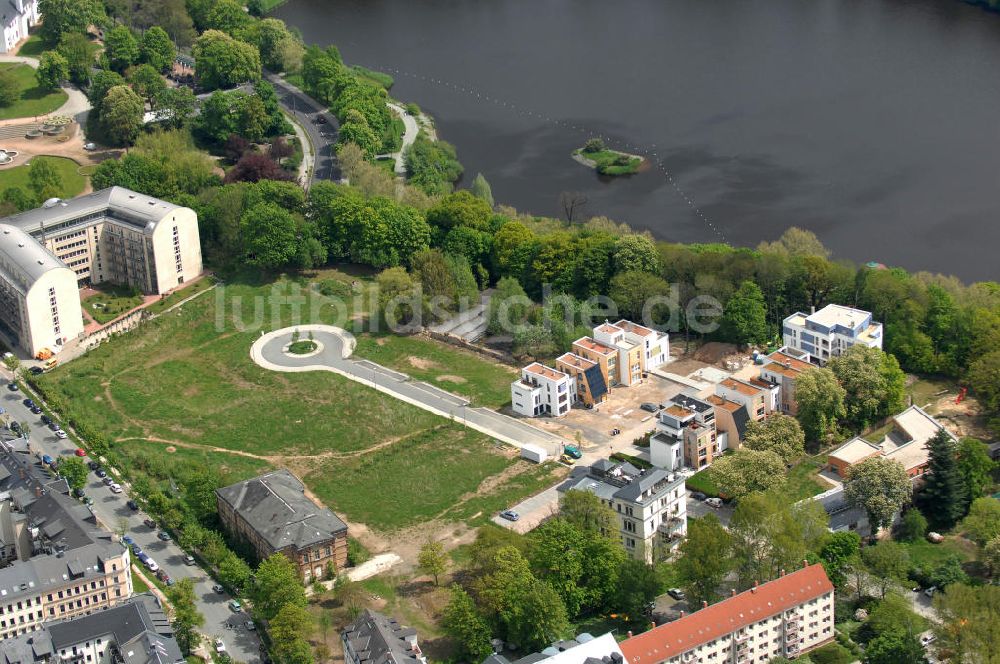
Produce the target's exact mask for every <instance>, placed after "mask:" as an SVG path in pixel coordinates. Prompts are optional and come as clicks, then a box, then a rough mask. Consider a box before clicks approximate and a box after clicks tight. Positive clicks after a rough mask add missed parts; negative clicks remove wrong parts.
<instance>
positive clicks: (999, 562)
mask: <svg viewBox="0 0 1000 664" xmlns="http://www.w3.org/2000/svg"><path fill="white" fill-rule="evenodd" d="M983 563H984V564H985V565H986V569H987V571H988V572H989V573H990V577H992V578H993V580H994V581H996V580H1000V535H997V536H996V537H994V538H993V539H991V540H990V541H989V542H987V543H986V546H984V547H983Z"/></svg>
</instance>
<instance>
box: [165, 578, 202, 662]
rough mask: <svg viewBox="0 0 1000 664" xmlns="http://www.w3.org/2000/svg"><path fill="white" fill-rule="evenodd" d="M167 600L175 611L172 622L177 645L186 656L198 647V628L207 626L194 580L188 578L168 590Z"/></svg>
mask: <svg viewBox="0 0 1000 664" xmlns="http://www.w3.org/2000/svg"><path fill="white" fill-rule="evenodd" d="M167 599H168V600H170V606H171V607H172V609H173V612H172V615H173V618H172V620H171V621H170V624H171V626H172V627H173V628H174V637H175V638H176V639H177V645H179V646H180V647H181V651H182V652H183V653H184V654H190V653H191V651H192V650H193V649H194V648H195V647H196V646H197V645H198V641H199V639H200V636H199V634H198V628H199V627H201V626H202V625H204V624H205V616H203V615H202V614H201V612H200V611H198V606H197V604H196V602H195V592H194V579H193V578H191V577H187V578H185V579H181V580H179V581H178V582H177V583H175V584H174V585H172V586H170V587H168V588H167Z"/></svg>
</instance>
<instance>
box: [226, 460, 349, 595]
mask: <svg viewBox="0 0 1000 664" xmlns="http://www.w3.org/2000/svg"><path fill="white" fill-rule="evenodd" d="M215 497H216V506H217V508H218V510H219V518H220V519H221V521H222V525H223V526H224V527H225V528H226V529H227V530H228V531H229V532H230V533H233V534H234V535H235V536H237V537H240V538H242V539H244V540H245V541H247V542H248V543H249V544H250V545H251V546H252V547H253V548H254V551H255V552H256V553H257V557H258V558H259V559H261V560H263V559H264V558H268V557H269V556H271V555H272V554H274V553H283V554H285V555H286V556H288V558H289V559H290V560H291V561H292V562H293V563H295V564H296V565H297V566H298V568H299V574H300V576H301V578H302V581H303V582H304V583H309V582H311V581H313V580H315V579H322V578H323V576H324V575H325V574H326V569H327V567H328V566H332V567H333V570H334V571H335V572H339V571H340V570H342V569H344V568H345V567H346V566H347V524H345V523H344V522H343V521H342V520H341V519H340V517H338V516H337V515H336V514H334V513H333V512H331V511H330V510H328V509H326V508H325V507H320V506H319V505H317V504H316V503H314V502H313V501H312V500H310V499H309V498H308V497H307V496H306V494H305V485H303V484H302V482H301V481H300V480H299V478H297V477H296V476H295V475H293V474H292V473H290V472H289V471H288V470H285V469H281V470H276V471H274V472H271V473H267V474H266V475H261V476H260V477H255V478H253V479H249V480H245V481H243V482H237V483H236V484H233V485H230V486H227V487H224V488H222V489H216V490H215Z"/></svg>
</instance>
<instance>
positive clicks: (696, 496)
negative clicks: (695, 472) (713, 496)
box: [688, 491, 708, 500]
mask: <svg viewBox="0 0 1000 664" xmlns="http://www.w3.org/2000/svg"><path fill="white" fill-rule="evenodd" d="M688 495H690V496H691V497H692V498H694V499H695V500H705V499H706V498H708V496H706V495H705V494H703V493H702V492H701V491H692V492H691V493H690V494H688Z"/></svg>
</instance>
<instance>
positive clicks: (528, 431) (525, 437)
mask: <svg viewBox="0 0 1000 664" xmlns="http://www.w3.org/2000/svg"><path fill="white" fill-rule="evenodd" d="M294 330H298V331H299V334H300V335H302V336H303V337H305V336H306V335H307V333H309V332H312V335H313V339H315V340H316V341H318V342H319V343H320V344H322V346H323V348H322V350H320V352H318V353H316V354H315V355H310V356H297V355H291V354H289V353H286V352H285V351H284V348H285V346H287V345H288V344H289V343H291V341H292V332H293V331H294ZM353 351H354V337H353V336H352V335H351V334H350V333H348V332H346V331H344V330H341V329H340V328H337V327H333V326H330V325H299V326H296V327H286V328H284V329H282V330H277V331H275V332H270V333H268V334H265V335H263V336H261V337H260V338H259V339H257V340H256V341H255V342H254V344H253V346H252V347H251V348H250V357H251V358H252V359H253V361H254V362H256V363H257V364H259V365H260V366H262V367H264V368H265V369H271V370H272V371H285V372H300V371H331V372H333V373H336V374H340V375H341V376H344V377H345V378H349V379H350V380H353V381H355V382H357V383H361V384H362V385H367V386H368V387H371V388H373V389H375V390H378V391H379V392H383V393H385V394H388V395H390V396H392V397H395V398H396V399H399V400H400V401H405V402H406V403H408V404H410V405H413V406H416V407H418V408H422V409H424V410H427V411H430V412H432V413H434V414H436V415H440V416H442V417H447V418H451V419H454V420H455V421H456V422H461V423H462V424H464V425H465V426H467V427H469V428H471V429H475V430H476V431H479V432H481V433H485V434H487V435H489V436H492V437H494V438H496V439H497V440H501V441H503V442H505V443H508V444H510V445H514V446H515V447H521V446H522V445H525V444H526V443H531V444H533V445H538V446H539V447H542V448H543V449H546V450H548V451H549V454H551V455H554V456H555V455H558V454H560V453H561V452H562V440H561V439H560V438H559V437H558V436H555V435H553V434H550V433H548V432H547V431H542V430H541V429H538V428H536V427H533V426H531V425H529V424H525V423H524V422H521V421H519V420H516V419H514V418H512V417H508V416H507V415H502V414H500V413H498V412H496V411H494V410H490V409H489V408H477V407H474V406H472V405H471V404H470V402H469V400H468V399H466V398H465V397H460V396H458V395H455V394H452V393H451V392H446V391H445V390H442V389H440V388H438V387H435V386H434V385H431V384H429V383H424V382H420V381H414V380H413V379H412V378H410V376H408V375H407V374H404V373H400V372H398V371H393V370H392V369H387V368H386V367H383V366H382V365H380V364H376V363H375V362H370V361H368V360H352V359H350V355H351V353H352V352H353Z"/></svg>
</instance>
